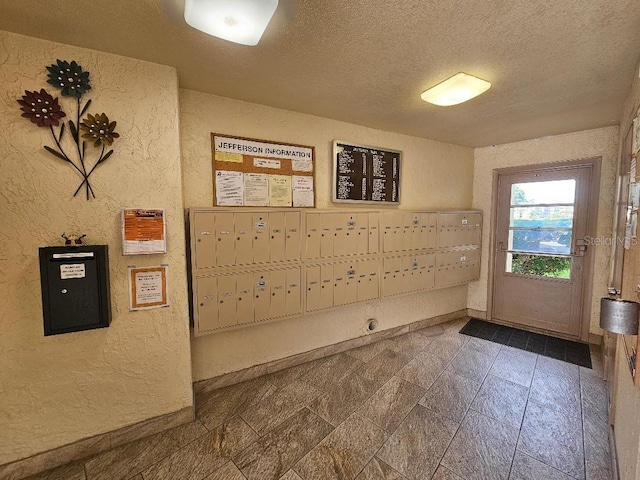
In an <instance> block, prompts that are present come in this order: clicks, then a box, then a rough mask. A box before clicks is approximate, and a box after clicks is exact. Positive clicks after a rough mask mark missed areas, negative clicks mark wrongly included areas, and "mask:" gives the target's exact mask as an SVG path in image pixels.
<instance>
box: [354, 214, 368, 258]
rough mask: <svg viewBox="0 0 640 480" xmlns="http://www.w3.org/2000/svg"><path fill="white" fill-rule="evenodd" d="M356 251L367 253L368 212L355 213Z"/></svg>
mask: <svg viewBox="0 0 640 480" xmlns="http://www.w3.org/2000/svg"><path fill="white" fill-rule="evenodd" d="M356 238H357V240H356V253H357V254H366V253H369V214H368V213H358V214H357V215H356Z"/></svg>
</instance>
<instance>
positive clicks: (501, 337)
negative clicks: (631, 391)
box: [460, 318, 591, 368]
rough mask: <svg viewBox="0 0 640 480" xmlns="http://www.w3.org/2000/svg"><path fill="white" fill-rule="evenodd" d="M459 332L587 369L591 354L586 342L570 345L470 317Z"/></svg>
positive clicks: (569, 342)
mask: <svg viewBox="0 0 640 480" xmlns="http://www.w3.org/2000/svg"><path fill="white" fill-rule="evenodd" d="M460 333H463V334H465V335H469V336H471V337H477V338H482V339H484V340H489V341H490V342H494V343H500V344H502V345H509V346H510V347H513V348H519V349H520V350H526V351H528V352H533V353H537V354H539V355H544V356H545V357H551V358H555V359H557V360H562V361H563V362H568V363H573V364H575V365H580V366H581V367H586V368H591V354H590V353H589V345H587V344H586V343H580V342H572V341H571V340H563V339H562V338H555V337H550V336H548V335H542V334H540V333H533V332H527V331H526V330H519V329H517V328H512V327H506V326H504V325H498V324H495V323H490V322H485V321H484V320H480V319H478V318H472V319H471V320H469V322H468V323H467V324H466V325H465V326H464V327H462V329H461V330H460Z"/></svg>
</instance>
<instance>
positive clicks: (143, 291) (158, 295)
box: [136, 272, 163, 305]
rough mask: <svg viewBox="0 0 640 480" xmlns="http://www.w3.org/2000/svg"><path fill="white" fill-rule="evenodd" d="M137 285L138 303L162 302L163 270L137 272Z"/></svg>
mask: <svg viewBox="0 0 640 480" xmlns="http://www.w3.org/2000/svg"><path fill="white" fill-rule="evenodd" d="M136 286H137V289H136V303H137V304H138V305H144V304H146V305H148V304H150V303H158V302H162V299H163V295H162V272H140V273H137V274H136Z"/></svg>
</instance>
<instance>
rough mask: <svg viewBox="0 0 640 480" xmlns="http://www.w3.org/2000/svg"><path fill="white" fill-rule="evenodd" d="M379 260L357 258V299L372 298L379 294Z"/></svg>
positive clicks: (365, 299)
mask: <svg viewBox="0 0 640 480" xmlns="http://www.w3.org/2000/svg"><path fill="white" fill-rule="evenodd" d="M379 264H380V260H378V259H377V258H371V259H366V260H358V270H357V274H358V275H357V276H358V301H359V302H361V301H367V300H374V299H376V298H378V297H379V295H380V282H379V278H380V275H379V272H378V265H379Z"/></svg>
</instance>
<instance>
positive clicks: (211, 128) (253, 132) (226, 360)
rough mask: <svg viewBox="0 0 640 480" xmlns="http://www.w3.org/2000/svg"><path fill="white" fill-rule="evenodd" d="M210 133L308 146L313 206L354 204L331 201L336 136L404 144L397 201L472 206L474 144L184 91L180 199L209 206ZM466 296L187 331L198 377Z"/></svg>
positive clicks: (456, 304) (458, 291) (441, 310)
mask: <svg viewBox="0 0 640 480" xmlns="http://www.w3.org/2000/svg"><path fill="white" fill-rule="evenodd" d="M211 132H215V133H222V134H229V135H237V136H242V137H250V138H258V139H263V140H273V141H279V142H283V143H295V144H301V145H310V146H314V147H315V155H316V158H315V161H316V199H317V205H316V206H317V207H318V208H351V209H357V208H359V207H358V206H353V205H349V206H339V205H333V204H332V203H331V176H332V170H331V169H332V166H331V157H332V148H333V141H334V140H345V141H349V142H353V143H360V144H364V145H374V146H380V147H383V148H391V149H396V150H402V162H403V163H402V167H401V168H402V178H401V184H400V198H401V202H402V203H401V207H400V208H401V209H403V210H407V209H434V210H435V209H468V208H469V207H470V206H471V186H472V175H473V150H472V149H470V148H466V147H460V146H456V145H451V144H445V143H440V142H435V141H431V140H425V139H422V138H416V137H410V136H406V135H399V134H394V133H390V132H384V131H381V130H374V129H371V128H366V127H362V126H359V125H354V124H349V123H344V122H338V121H334V120H329V119H325V118H320V117H315V116H312V115H305V114H300V113H295V112H290V111H286V110H281V109H277V108H272V107H267V106H263V105H256V104H252V103H246V102H241V101H237V100H231V99H228V98H222V97H218V96H214V95H208V94H203V93H198V92H194V91H190V90H180V134H181V148H182V170H183V182H184V188H183V191H184V203H185V206H186V207H206V206H211V205H213V184H212V171H211V138H210V135H211ZM366 207H371V206H370V205H366ZM360 208H362V207H360ZM466 295H467V287H466V286H459V287H454V288H448V289H444V290H437V291H432V292H427V293H421V294H412V295H407V296H403V297H398V298H393V299H385V300H383V301H381V302H372V303H367V304H358V305H351V306H347V307H340V308H337V309H334V310H331V311H329V312H326V313H320V314H314V315H308V316H302V317H295V318H291V319H285V320H282V321H278V322H272V323H268V324H258V325H253V326H251V327H247V328H242V329H237V330H232V331H226V332H220V333H216V334H211V335H206V336H202V337H196V338H193V340H192V361H193V375H194V380H202V379H206V378H211V377H214V376H217V375H221V374H224V373H228V372H232V371H237V370H241V369H243V368H247V367H250V366H253V365H258V364H261V363H265V362H268V361H271V360H275V359H279V358H284V357H287V356H290V355H294V354H296V353H300V352H304V351H308V350H312V349H314V348H318V347H322V346H325V345H331V344H335V343H338V342H341V341H344V340H348V339H351V338H356V337H359V336H362V335H365V321H366V320H367V319H368V318H372V317H375V318H377V319H378V322H379V327H378V328H379V329H380V330H385V329H389V328H392V327H395V326H398V325H404V324H408V323H411V322H414V321H417V320H421V319H424V318H429V317H434V316H437V315H441V314H445V313H451V312H455V311H458V310H461V309H465V308H466V306H467V299H466Z"/></svg>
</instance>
